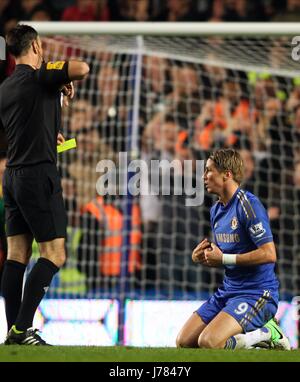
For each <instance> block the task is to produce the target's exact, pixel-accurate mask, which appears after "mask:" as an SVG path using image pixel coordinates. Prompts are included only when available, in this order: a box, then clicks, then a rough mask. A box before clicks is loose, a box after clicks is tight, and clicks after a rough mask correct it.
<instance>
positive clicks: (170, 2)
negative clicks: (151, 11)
mask: <svg viewBox="0 0 300 382" xmlns="http://www.w3.org/2000/svg"><path fill="white" fill-rule="evenodd" d="M204 20H205V16H204V15H202V14H199V13H198V12H197V10H196V9H193V2H192V1H191V0H167V4H166V9H165V10H164V11H163V12H162V13H160V14H159V15H158V16H156V17H154V18H153V19H152V21H204Z"/></svg>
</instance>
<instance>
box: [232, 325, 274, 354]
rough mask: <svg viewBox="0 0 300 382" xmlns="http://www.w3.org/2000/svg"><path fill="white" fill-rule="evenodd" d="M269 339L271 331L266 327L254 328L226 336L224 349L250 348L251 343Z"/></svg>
mask: <svg viewBox="0 0 300 382" xmlns="http://www.w3.org/2000/svg"><path fill="white" fill-rule="evenodd" d="M270 339H271V332H270V331H269V330H268V329H267V328H260V329H256V330H254V331H253V332H249V333H246V334H237V335H236V336H233V337H230V338H228V340H227V341H226V344H225V349H250V348H251V347H252V346H253V345H255V344H258V343H259V342H262V341H268V340H270Z"/></svg>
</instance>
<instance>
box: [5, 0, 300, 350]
mask: <svg viewBox="0 0 300 382" xmlns="http://www.w3.org/2000/svg"><path fill="white" fill-rule="evenodd" d="M161 3H165V4H163V5H164V6H162V5H161ZM95 5H97V7H95ZM69 6H71V7H73V8H68V7H69ZM74 7H75V8H74ZM76 7H77V8H76ZM176 7H177V8H176ZM176 9H180V12H179V15H178V14H176ZM182 10H184V12H181V11H182ZM258 15H259V16H258ZM0 18H1V23H0V25H1V28H2V30H1V34H2V35H4V34H5V33H6V32H7V30H8V29H9V28H11V27H12V26H13V25H15V23H16V22H17V21H18V20H31V21H46V20H48V21H49V20H54V21H58V20H62V21H77V20H78V21H137V22H138V21H166V22H167V21H178V22H180V21H190V22H197V21H202V22H204V21H208V22H214V21H224V22H227V21H228V22H229V21H234V22H243V21H245V22H246V21H266V22H272V21H300V4H299V1H296V0H294V1H287V2H281V1H280V2H279V1H254V2H251V4H249V2H246V1H232V0H231V1H211V2H210V1H193V2H191V1H185V0H173V1H169V2H168V1H167V2H159V1H143V0H140V1H119V2H118V1H107V2H106V1H99V2H97V1H78V3H77V2H72V1H60V2H58V1H55V0H52V1H38V0H31V1H29V0H27V1H26V0H25V1H24V0H23V1H2V2H1V7H0ZM145 41H146V40H145ZM43 42H44V49H45V58H46V59H51V60H56V59H67V58H70V57H81V58H83V59H85V60H87V61H88V62H89V64H90V65H91V74H90V77H89V79H88V80H87V81H85V82H82V83H81V84H79V85H78V86H77V87H76V96H75V99H74V101H73V102H72V104H71V106H70V108H69V109H68V110H66V111H65V112H64V115H63V120H62V130H63V132H64V134H65V135H66V136H67V137H73V136H76V138H77V141H78V148H77V150H76V151H72V152H71V151H70V152H68V153H65V154H63V155H61V156H60V157H59V166H60V170H61V175H62V183H63V188H64V196H65V200H66V207H67V211H68V217H69V227H68V233H69V235H68V242H67V247H68V261H67V263H66V265H65V266H64V268H63V269H62V270H61V271H60V274H59V275H58V276H57V277H56V278H55V279H54V280H53V283H52V285H51V288H50V289H49V291H48V293H47V295H46V298H45V299H44V301H43V302H42V304H41V306H40V309H39V311H38V313H37V315H36V321H35V323H36V325H37V326H38V327H39V328H41V329H42V330H43V333H44V335H45V336H46V337H47V338H46V339H47V340H48V341H49V342H51V343H54V344H55V343H56V344H74V345H84V344H89V345H114V344H116V343H119V344H126V345H135V346H174V345H175V336H176V334H177V331H178V329H179V328H180V327H181V325H182V323H183V322H184V321H185V319H186V318H187V317H188V316H189V315H190V313H191V312H192V311H193V310H194V309H195V308H196V307H197V306H198V305H199V304H200V302H201V301H203V300H204V299H205V298H206V297H207V296H208V294H210V293H212V292H213V291H214V290H215V288H216V287H217V285H218V283H219V282H220V280H221V279H222V273H221V271H219V270H210V269H204V268H200V267H197V266H195V265H194V264H192V262H191V251H192V249H193V248H194V247H195V246H196V244H197V243H198V242H199V240H200V239H201V238H202V237H204V236H209V235H210V227H209V206H210V205H211V203H212V202H213V200H212V199H211V198H209V197H207V196H206V198H205V202H204V204H203V205H202V206H199V207H186V206H185V204H184V202H185V197H186V195H183V196H178V195H171V196H159V197H156V196H154V197H140V198H131V197H105V199H104V200H101V201H100V203H102V204H101V208H100V209H101V214H100V217H99V216H98V217H96V216H95V214H93V212H92V211H94V207H93V206H95V203H94V199H95V197H96V193H95V184H96V182H97V180H98V178H99V176H100V174H99V173H97V172H96V171H95V167H96V164H97V163H98V162H99V161H100V160H102V159H111V160H113V161H115V162H116V163H117V162H118V153H119V152H120V151H127V152H129V153H130V158H137V157H138V158H142V159H144V160H146V161H150V160H151V159H158V160H160V159H169V160H173V159H178V160H180V161H183V160H184V159H192V160H195V159H205V158H206V157H207V153H208V152H209V150H211V149H213V148H216V147H235V148H237V149H239V150H241V154H242V155H243V158H244V160H245V163H246V169H247V171H246V182H245V185H244V187H245V188H246V189H248V190H250V191H253V192H254V193H255V194H257V195H258V196H259V197H260V198H261V199H262V201H263V202H264V204H265V206H266V208H267V210H268V213H269V217H270V220H271V224H272V229H273V233H274V239H275V243H276V246H277V251H278V268H277V273H278V277H279V279H280V282H281V288H280V292H281V304H280V309H279V312H278V317H279V318H280V319H281V325H282V327H283V328H284V329H285V332H286V334H287V335H288V336H289V338H290V340H291V342H292V345H293V347H297V346H298V334H297V333H298V328H297V303H298V299H297V296H298V294H299V222H300V219H299V213H300V211H299V208H300V207H299V195H300V193H299V190H300V176H299V174H300V172H299V171H300V157H299V145H298V142H299V133H300V90H299V89H300V80H299V78H300V77H299V74H298V73H297V68H296V69H295V67H294V68H293V70H292V71H291V72H289V65H290V64H291V62H289V60H286V61H285V60H284V58H286V56H287V55H288V56H289V57H290V49H291V47H290V39H289V38H277V39H275V38H274V39H258V40H255V39H254V40H253V39H247V38H245V39H243V38H240V39H236V40H235V41H234V43H233V44H231V45H230V47H231V49H233V52H234V53H235V54H236V56H234V55H233V58H232V57H230V55H228V56H227V53H228V52H227V49H226V43H224V41H222V39H207V40H204V41H201V44H202V45H201V47H204V46H205V49H203V52H202V53H203V54H202V55H201V51H200V52H198V55H196V56H194V55H193V54H192V52H193V49H198V50H199V46H198V45H197V44H198V43H199V41H197V40H193V39H190V40H189V44H191V45H188V44H186V43H184V42H183V41H182V40H181V41H179V40H177V41H176V42H175V43H174V44H173V47H172V44H170V41H165V40H164V39H163V38H161V39H159V38H158V39H157V40H152V41H151V39H150V41H148V50H147V52H146V54H144V55H142V56H140V57H139V56H137V54H136V52H137V46H136V45H135V44H136V41H135V40H134V39H127V38H110V39H107V38H103V37H93V38H92V37H90V38H88V37H78V38H75V37H71V36H69V37H66V36H56V37H48V36H45V37H44V38H43ZM185 44H186V46H185ZM245 44H246V46H247V48H248V49H249V50H250V49H251V46H252V45H253V46H256V47H257V51H259V52H260V53H261V51H263V53H262V56H263V57H261V56H260V55H258V56H259V57H256V56H255V57H254V58H252V61H253V62H251V65H249V68H247V60H248V59H249V57H247V50H246V53H245V51H243V52H242V53H241V49H240V48H241V45H242V46H243V45H245ZM177 47H180V49H178V51H177V52H176V54H174V50H176V48H177ZM162 52H164V54H162ZM248 54H249V51H248ZM224 58H226V60H225V59H224ZM235 59H236V61H237V62H238V64H237V65H233V64H232V62H233V61H234V60H235ZM139 60H140V61H139ZM225 61H226V62H225ZM282 61H283V62H282ZM139 62H140V77H139V76H138V73H139V71H138V65H139V64H138V63H139ZM224 62H225V64H224ZM245 62H246V64H245ZM262 62H263V63H264V65H265V67H264V68H263V65H262ZM235 64H236V63H235ZM13 66H14V64H13V62H12V60H11V59H10V57H8V59H7V60H6V61H5V62H1V79H3V78H5V76H6V75H8V74H9V73H10V72H11V71H12V70H13ZM250 67H251V70H250ZM137 90H138V101H137ZM137 105H138V114H137V112H136V110H137ZM137 117H138V119H135V118H137ZM133 126H134V127H135V128H134V129H133ZM133 130H134V131H133ZM133 134H134V136H133ZM133 140H134V143H135V147H134V150H133ZM1 155H2V154H1ZM2 157H3V155H2V156H1V158H2ZM0 163H1V166H0V168H1V171H2V168H3V164H4V159H0ZM175 175H176V174H175ZM175 175H174V176H175ZM194 175H195V174H194ZM148 181H149V180H148ZM116 186H120V185H116ZM98 202H99V201H98ZM134 211H135V212H134ZM0 213H1V216H3V207H2V204H1V203H0ZM112 217H114V218H116V217H118V222H119V226H118V227H117V228H116V227H113V226H112V225H113V224H110V223H111V220H114V219H112ZM0 221H1V219H0ZM1 227H2V228H3V223H2V221H1ZM2 236H3V235H2ZM112 236H117V241H118V245H117V246H118V248H117V251H116V252H117V254H116V256H114V257H113V258H114V261H113V263H112V264H113V266H107V263H106V259H105V253H106V254H107V253H108V255H109V256H108V258H109V261H110V264H111V259H112V257H110V256H111V252H112V250H111V249H110V248H109V244H107V242H108V241H109V240H107V239H109V238H111V237H112ZM105 240H106V242H105ZM1 253H2V255H1V258H0V259H1V261H3V258H4V257H5V240H4V239H2V241H1ZM36 257H37V248H36V247H35V257H34V259H33V261H35V259H36ZM31 265H32V264H31ZM3 314H4V312H3V301H1V300H0V322H1V325H0V336H2V338H4V335H5V331H6V328H5V326H4V325H3V322H4V316H3ZM157 317H160V322H157V321H158V320H157ZM162 317H163V318H162ZM170 317H171V318H172V319H171V320H170ZM155 322H157V325H155V324H154V323H155ZM157 333H159V336H158V335H157Z"/></svg>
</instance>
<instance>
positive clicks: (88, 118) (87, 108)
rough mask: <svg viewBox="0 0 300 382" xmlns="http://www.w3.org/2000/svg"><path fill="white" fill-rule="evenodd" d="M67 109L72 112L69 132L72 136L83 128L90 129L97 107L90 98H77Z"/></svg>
mask: <svg viewBox="0 0 300 382" xmlns="http://www.w3.org/2000/svg"><path fill="white" fill-rule="evenodd" d="M66 111H67V112H69V113H70V115H69V126H68V127H67V133H68V135H70V136H71V137H73V136H74V135H76V134H77V133H79V132H80V131H81V130H82V129H90V128H91V127H92V124H93V120H94V117H95V109H94V107H93V106H92V104H91V103H90V102H89V101H88V100H86V99H80V98H79V99H76V100H74V101H73V102H72V104H71V106H70V108H69V109H67V110H66ZM64 112H65V110H64Z"/></svg>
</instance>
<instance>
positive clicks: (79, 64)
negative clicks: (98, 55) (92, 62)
mask: <svg viewBox="0 0 300 382" xmlns="http://www.w3.org/2000/svg"><path fill="white" fill-rule="evenodd" d="M89 71H90V67H89V65H88V64H87V63H86V62H84V61H75V60H72V61H69V65H68V76H69V79H70V81H76V80H83V79H84V78H85V77H86V76H87V75H88V74H89ZM70 81H69V82H70Z"/></svg>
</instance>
